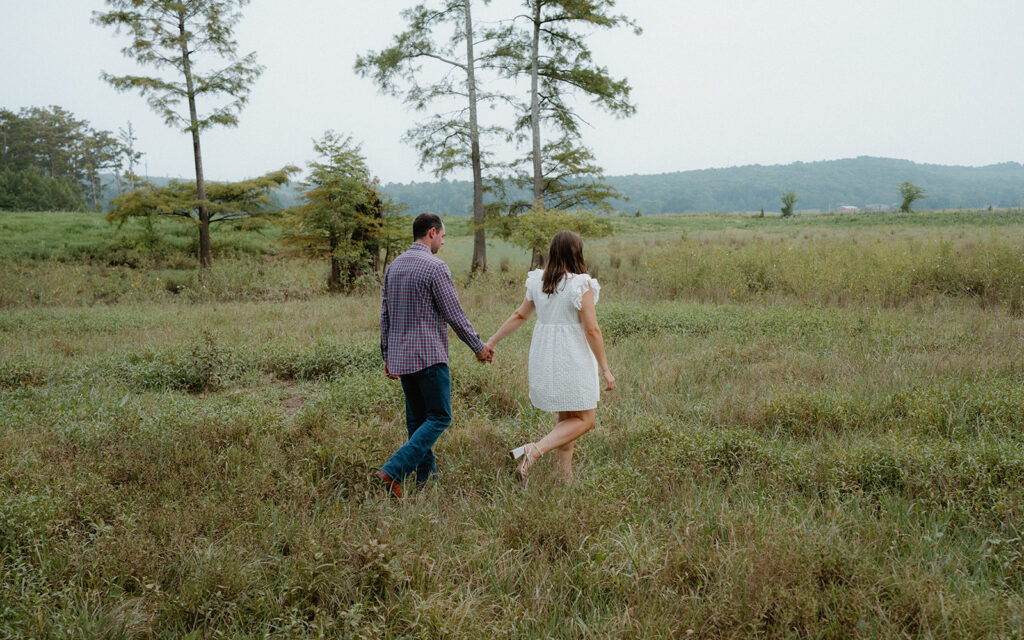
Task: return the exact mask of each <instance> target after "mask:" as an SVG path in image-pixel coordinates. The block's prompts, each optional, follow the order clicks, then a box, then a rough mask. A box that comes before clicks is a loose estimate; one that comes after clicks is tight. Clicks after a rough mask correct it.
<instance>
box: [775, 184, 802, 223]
mask: <svg viewBox="0 0 1024 640" xmlns="http://www.w3.org/2000/svg"><path fill="white" fill-rule="evenodd" d="M779 199H780V200H781V201H782V209H781V211H782V217H783V218H788V217H790V216H791V215H793V205H795V204H796V203H797V202H798V201H799V200H800V198H798V197H796V191H787V192H785V193H783V194H782V197H781V198H779Z"/></svg>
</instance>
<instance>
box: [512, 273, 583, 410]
mask: <svg viewBox="0 0 1024 640" xmlns="http://www.w3.org/2000/svg"><path fill="white" fill-rule="evenodd" d="M543 273H544V270H543V269H537V270H535V271H531V272H530V273H529V275H528V276H527V278H526V299H527V300H533V304H534V306H536V308H537V324H536V326H534V328H533V341H532V342H531V343H530V365H529V377H530V401H531V402H533V406H535V407H537V408H538V409H540V410H542V411H585V410H587V409H594V408H596V407H597V401H598V400H599V399H600V396H601V386H600V381H599V380H598V367H597V358H595V357H594V353H593V352H592V351H591V350H590V344H589V343H587V338H586V336H585V335H584V333H583V323H582V322H580V314H579V311H580V308H581V307H582V305H583V294H584V293H586V291H587V290H588V289H589V290H591V291H593V292H594V304H597V298H598V295H599V293H600V291H601V286H600V285H599V284H598V283H597V280H595V279H594V278H591V277H590V276H589V275H587V274H585V273H581V274H575V273H570V274H567V275H566V276H565V277H564V278H563V279H562V282H560V283H559V285H558V287H557V288H556V289H555V293H553V294H551V295H548V294H546V293H544V292H543V291H541V286H542V276H543Z"/></svg>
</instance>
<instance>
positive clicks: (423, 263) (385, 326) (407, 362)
mask: <svg viewBox="0 0 1024 640" xmlns="http://www.w3.org/2000/svg"><path fill="white" fill-rule="evenodd" d="M446 323H447V324H451V325H452V328H453V329H454V330H455V332H456V334H458V336H459V338H460V339H461V340H462V341H463V342H465V343H466V344H467V345H469V346H470V348H472V349H473V351H474V352H477V351H480V349H482V348H483V347H484V344H483V342H482V341H481V340H480V337H479V336H478V335H477V334H476V332H475V331H473V327H472V325H471V324H470V323H469V320H468V319H467V318H466V314H465V313H464V312H463V310H462V306H461V305H460V304H459V297H458V294H457V293H456V292H455V285H454V283H453V282H452V276H451V271H450V270H449V269H448V265H447V264H445V263H444V261H443V260H441V259H439V258H437V257H435V256H434V255H433V253H432V252H431V250H430V247H428V246H426V245H425V244H423V243H420V242H414V243H413V244H412V247H410V248H409V250H408V251H406V252H405V253H403V254H402V255H400V256H398V257H397V258H395V260H394V262H392V263H391V265H390V266H389V267H388V271H387V274H386V275H385V279H384V290H383V296H382V300H381V325H380V326H381V350H382V351H383V353H384V358H385V362H386V363H387V368H388V372H389V373H391V374H394V375H405V374H408V373H414V372H416V371H420V370H422V369H425V368H426V367H429V366H431V365H433V364H437V363H439V362H443V363H445V364H447V363H448V331H447V328H446V327H445V324H446Z"/></svg>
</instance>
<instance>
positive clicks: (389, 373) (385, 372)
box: [384, 362, 398, 380]
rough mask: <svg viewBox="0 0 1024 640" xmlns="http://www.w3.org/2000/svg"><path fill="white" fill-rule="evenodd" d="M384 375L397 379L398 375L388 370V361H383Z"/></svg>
mask: <svg viewBox="0 0 1024 640" xmlns="http://www.w3.org/2000/svg"><path fill="white" fill-rule="evenodd" d="M384 375H386V376H387V377H389V378H391V379H392V380H398V376H396V375H395V374H393V373H391V372H390V371H388V363H386V362H385V363H384Z"/></svg>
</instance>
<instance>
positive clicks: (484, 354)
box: [476, 342, 494, 364]
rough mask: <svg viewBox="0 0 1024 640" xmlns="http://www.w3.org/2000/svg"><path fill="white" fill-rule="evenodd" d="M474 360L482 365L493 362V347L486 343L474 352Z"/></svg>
mask: <svg viewBox="0 0 1024 640" xmlns="http://www.w3.org/2000/svg"><path fill="white" fill-rule="evenodd" d="M476 359H477V360H478V361H479V362H482V363H484V364H490V363H492V362H494V345H493V344H491V343H489V342H486V343H484V348H483V349H481V350H479V351H477V352H476Z"/></svg>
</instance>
